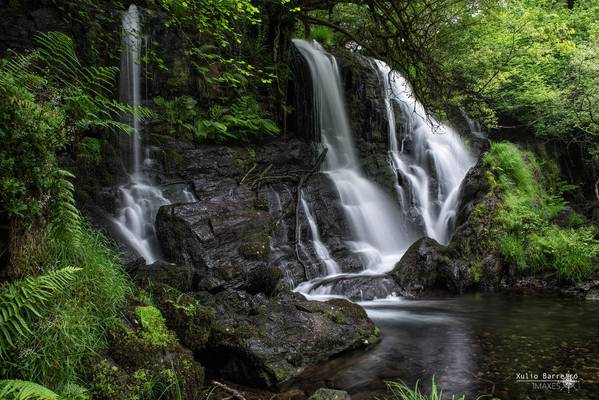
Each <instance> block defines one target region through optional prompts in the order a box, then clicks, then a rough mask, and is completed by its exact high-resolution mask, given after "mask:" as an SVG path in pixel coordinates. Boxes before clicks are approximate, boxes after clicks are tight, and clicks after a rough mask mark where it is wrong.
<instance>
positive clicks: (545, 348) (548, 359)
mask: <svg viewBox="0 0 599 400" xmlns="http://www.w3.org/2000/svg"><path fill="white" fill-rule="evenodd" d="M362 305H363V306H364V307H365V308H366V310H367V312H368V314H369V316H370V318H371V319H372V320H373V321H374V322H375V323H376V325H377V326H378V327H379V329H380V331H381V342H380V343H379V344H378V345H376V346H374V347H373V348H372V349H371V350H369V351H362V352H352V353H348V354H345V355H342V356H340V357H338V358H335V359H333V360H330V361H328V362H326V363H324V364H321V365H319V366H317V367H315V368H313V369H310V370H308V371H306V372H305V374H304V377H305V378H304V379H303V380H302V381H301V383H300V386H301V387H302V389H305V390H308V391H309V390H314V389H316V388H318V387H331V388H337V389H342V390H346V391H348V392H349V393H350V395H351V397H352V399H353V400H360V399H371V398H374V397H377V396H378V397H381V396H382V395H383V394H384V393H385V384H384V382H385V381H389V380H394V381H397V380H400V381H403V382H405V383H407V384H408V385H410V386H412V387H413V386H414V384H415V383H416V381H417V380H418V379H421V380H422V381H421V385H423V387H424V388H430V385H431V379H432V376H433V375H434V376H435V381H436V382H437V384H438V385H439V386H440V387H442V388H443V389H444V392H445V393H447V394H449V393H456V394H465V395H466V398H467V399H477V398H478V396H480V395H483V394H493V395H495V396H497V397H499V398H501V399H504V400H505V399H571V400H573V399H577V400H578V399H599V359H598V356H599V302H584V301H578V300H574V299H565V298H551V297H547V298H545V297H530V296H514V295H500V294H494V295H491V294H477V295H466V296H461V297H456V298H449V299H439V300H405V299H401V298H398V299H393V300H379V301H371V302H365V303H362ZM568 372H569V373H571V374H574V373H576V374H578V380H579V381H581V382H579V383H577V384H576V386H575V387H574V388H572V389H571V390H570V393H568V391H567V390H566V389H565V388H564V386H563V385H562V384H557V383H555V384H554V386H555V387H557V386H559V388H554V389H552V390H549V389H546V388H538V387H537V388H535V387H533V384H532V383H530V382H517V375H516V374H526V373H528V374H529V375H528V377H526V376H522V377H521V378H524V379H531V378H534V377H531V375H533V374H537V375H538V379H542V378H543V376H542V375H543V373H548V374H549V373H553V374H556V373H558V374H559V373H563V374H565V373H568ZM549 384H551V383H549ZM489 398H490V397H489Z"/></svg>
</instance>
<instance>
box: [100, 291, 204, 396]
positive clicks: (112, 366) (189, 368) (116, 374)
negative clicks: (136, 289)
mask: <svg viewBox="0 0 599 400" xmlns="http://www.w3.org/2000/svg"><path fill="white" fill-rule="evenodd" d="M134 301H135V300H133V301H132V302H134ZM127 316H128V320H121V321H118V322H117V323H116V324H115V325H114V326H112V327H111V328H110V330H109V348H108V351H107V354H106V355H105V356H104V357H98V358H97V359H96V360H94V362H93V363H92V365H91V366H90V367H89V381H90V382H91V389H92V393H93V396H94V397H93V398H94V399H107V400H108V399H111V400H112V399H125V400H138V399H151V398H158V397H160V398H163V399H173V400H175V399H178V398H179V397H178V395H177V393H176V392H177V390H179V391H180V392H181V394H182V398H184V399H192V398H194V395H195V394H196V393H197V390H198V388H200V387H201V386H202V385H203V382H204V369H203V367H202V366H201V365H200V364H199V363H198V362H196V361H195V360H194V358H193V354H192V352H191V351H189V350H188V349H185V348H184V347H182V346H181V345H180V344H179V342H178V341H177V338H176V336H175V334H174V332H172V331H170V330H168V329H167V327H166V325H165V320H164V317H163V315H162V314H161V312H160V311H159V310H158V309H157V308H156V307H153V306H142V305H138V306H131V307H130V309H129V310H128V313H127Z"/></svg>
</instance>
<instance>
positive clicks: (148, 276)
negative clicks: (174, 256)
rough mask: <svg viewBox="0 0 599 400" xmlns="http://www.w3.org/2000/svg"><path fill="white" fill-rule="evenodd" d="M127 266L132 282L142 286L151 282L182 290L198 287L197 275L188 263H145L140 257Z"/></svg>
mask: <svg viewBox="0 0 599 400" xmlns="http://www.w3.org/2000/svg"><path fill="white" fill-rule="evenodd" d="M128 267H129V268H128V272H129V273H130V274H131V275H132V276H133V280H134V282H135V283H137V285H138V286H140V287H143V288H147V287H148V286H150V285H152V284H162V285H168V286H170V287H173V288H175V289H177V290H180V291H182V292H191V291H195V290H197V289H198V282H199V276H198V274H197V271H196V270H195V269H194V268H193V267H192V266H190V265H178V264H171V263H168V262H165V261H156V262H155V263H153V264H150V265H147V264H146V263H145V260H144V259H143V258H142V259H141V260H140V261H138V262H137V263H131V264H129V265H128Z"/></svg>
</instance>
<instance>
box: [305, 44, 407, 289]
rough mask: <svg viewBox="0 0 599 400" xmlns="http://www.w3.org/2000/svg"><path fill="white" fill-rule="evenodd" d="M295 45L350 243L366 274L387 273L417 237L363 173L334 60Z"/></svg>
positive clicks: (320, 250) (316, 48)
mask: <svg viewBox="0 0 599 400" xmlns="http://www.w3.org/2000/svg"><path fill="white" fill-rule="evenodd" d="M294 44H295V47H296V48H297V49H298V50H299V51H300V53H301V54H302V56H303V57H304V58H305V60H306V62H307V64H308V66H309V68H310V75H311V77H312V88H313V93H314V111H315V114H316V117H317V126H318V127H319V129H320V138H321V142H322V144H323V145H324V146H325V147H326V148H327V149H328V152H327V157H326V160H325V162H324V168H323V171H322V172H324V173H325V174H327V176H328V177H329V178H330V180H331V181H332V182H333V184H334V186H335V188H336V189H337V192H338V195H339V200H340V202H341V205H342V208H343V212H344V216H345V218H346V220H347V222H348V223H349V226H350V227H351V233H352V237H353V239H354V240H353V241H352V242H351V243H348V244H349V245H350V246H351V248H352V251H354V252H355V253H357V254H359V255H360V257H361V260H362V264H363V266H364V272H363V273H364V274H377V273H378V274H380V273H384V272H386V271H389V270H390V269H392V268H393V266H394V265H395V263H396V262H397V261H398V260H399V259H400V258H401V256H402V255H403V253H404V252H405V250H406V248H407V247H408V246H409V245H410V244H411V243H412V242H413V241H414V240H415V237H414V236H413V235H412V234H411V233H410V231H409V230H408V229H406V226H405V224H402V221H403V214H402V212H401V211H400V209H399V207H398V205H397V203H396V202H394V201H393V200H392V199H391V198H390V197H389V196H388V195H387V194H386V193H385V192H384V191H383V190H382V189H381V188H380V187H378V186H377V185H376V184H374V183H373V182H371V181H369V180H368V179H367V178H366V177H365V176H364V175H363V173H362V171H361V168H360V165H359V160H358V158H357V156H356V154H355V151H354V144H353V138H352V133H351V130H350V128H349V122H348V118H347V114H346V111H345V104H344V100H343V92H342V89H341V82H340V78H339V70H338V67H337V62H336V60H335V58H334V57H332V56H331V55H330V54H328V53H326V52H325V51H324V50H323V48H322V47H321V46H320V45H319V44H318V43H316V42H308V41H305V40H294ZM302 206H303V208H304V212H305V214H306V216H307V217H308V221H309V222H310V221H311V222H310V228H311V234H312V239H313V242H314V244H315V245H317V244H319V245H321V246H316V247H317V249H316V251H317V254H318V255H319V257H320V258H321V261H322V262H323V263H325V265H327V271H328V272H329V273H337V272H338V270H339V269H338V266H337V267H336V266H335V265H336V263H335V264H334V265H333V264H332V263H331V261H333V260H331V259H330V256H329V255H328V251H327V249H326V247H325V246H324V244H322V243H321V242H320V240H319V238H318V236H317V228H316V224H315V222H314V218H310V216H311V213H310V210H309V207H308V205H307V204H306V203H305V202H304V203H303V204H302ZM333 262H334V261H333ZM345 275H346V276H347V274H345ZM310 286H311V285H307V286H306V285H304V286H302V287H304V288H306V287H310ZM298 289H299V290H302V289H301V288H298Z"/></svg>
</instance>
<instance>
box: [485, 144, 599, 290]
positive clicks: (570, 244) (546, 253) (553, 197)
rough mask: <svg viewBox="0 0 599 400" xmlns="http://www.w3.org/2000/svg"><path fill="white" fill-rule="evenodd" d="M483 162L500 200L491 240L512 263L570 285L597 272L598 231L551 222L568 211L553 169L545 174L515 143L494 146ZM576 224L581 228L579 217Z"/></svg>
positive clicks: (531, 155)
mask: <svg viewBox="0 0 599 400" xmlns="http://www.w3.org/2000/svg"><path fill="white" fill-rule="evenodd" d="M484 162H485V163H486V165H487V167H488V169H489V171H490V172H491V182H492V184H493V185H495V188H496V190H497V191H498V194H499V196H500V197H501V205H500V207H499V209H498V211H497V213H496V215H495V216H494V221H495V225H496V226H495V230H494V232H492V235H494V236H495V237H496V238H499V244H498V249H499V251H500V252H501V254H502V255H503V257H504V258H505V259H506V260H507V261H508V262H511V263H513V264H514V265H516V266H517V267H519V268H521V269H528V270H532V271H543V270H556V271H557V272H558V273H559V275H560V276H562V277H564V278H567V279H571V280H582V279H586V278H588V277H590V276H591V275H592V274H593V273H596V272H597V271H599V267H598V266H599V263H598V258H599V240H597V235H598V234H599V232H597V229H595V228H593V227H582V226H577V227H572V225H571V224H569V225H570V226H571V227H569V228H561V227H558V226H556V225H553V224H552V222H551V221H552V219H553V218H554V217H555V216H556V215H557V213H558V212H559V211H560V210H561V209H562V208H563V207H564V206H565V201H564V200H563V197H562V196H561V194H562V192H563V190H564V185H563V184H561V183H560V182H559V181H556V179H555V178H554V177H551V171H552V172H553V174H557V171H556V170H555V167H554V166H552V167H550V168H549V173H548V172H547V171H545V172H544V171H542V168H541V167H540V166H539V164H538V162H537V160H536V157H535V156H534V155H533V154H532V153H529V152H523V151H521V150H519V149H518V148H517V147H516V145H514V144H511V143H494V144H493V145H492V146H491V151H490V152H489V153H488V154H487V155H486V156H485V158H484ZM552 182H553V183H552ZM565 188H566V189H568V187H565ZM572 218H574V221H573V222H575V223H576V222H579V221H576V214H574V217H572Z"/></svg>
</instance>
